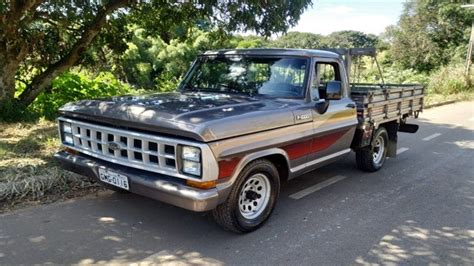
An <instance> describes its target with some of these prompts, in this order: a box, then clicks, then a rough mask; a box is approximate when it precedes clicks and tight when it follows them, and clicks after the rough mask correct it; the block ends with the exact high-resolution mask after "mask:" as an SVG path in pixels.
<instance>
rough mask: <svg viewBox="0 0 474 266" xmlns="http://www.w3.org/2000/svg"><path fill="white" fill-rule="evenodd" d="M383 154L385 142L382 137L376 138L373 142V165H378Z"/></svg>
mask: <svg viewBox="0 0 474 266" xmlns="http://www.w3.org/2000/svg"><path fill="white" fill-rule="evenodd" d="M384 153H385V140H384V138H383V137H382V136H378V137H377V138H376V139H375V141H374V151H373V157H374V163H376V164H380V162H382V159H383V156H384Z"/></svg>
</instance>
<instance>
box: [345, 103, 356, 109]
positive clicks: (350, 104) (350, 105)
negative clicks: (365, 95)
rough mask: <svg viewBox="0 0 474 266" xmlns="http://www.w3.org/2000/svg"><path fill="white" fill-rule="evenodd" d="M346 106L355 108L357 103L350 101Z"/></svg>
mask: <svg viewBox="0 0 474 266" xmlns="http://www.w3.org/2000/svg"><path fill="white" fill-rule="evenodd" d="M346 107H347V108H352V109H354V108H356V105H355V103H348V104H347V105H346Z"/></svg>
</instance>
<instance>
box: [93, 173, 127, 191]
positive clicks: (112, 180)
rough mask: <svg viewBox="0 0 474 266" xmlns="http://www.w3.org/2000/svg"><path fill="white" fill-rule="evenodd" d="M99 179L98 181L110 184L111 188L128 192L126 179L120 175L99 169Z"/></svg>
mask: <svg viewBox="0 0 474 266" xmlns="http://www.w3.org/2000/svg"><path fill="white" fill-rule="evenodd" d="M99 178H100V181H102V182H105V183H107V184H111V185H113V186H116V187H119V188H123V189H126V190H129V189H130V188H129V186H128V177H126V176H124V175H121V174H119V173H116V172H113V171H110V170H107V169H103V168H99Z"/></svg>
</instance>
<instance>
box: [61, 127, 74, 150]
mask: <svg viewBox="0 0 474 266" xmlns="http://www.w3.org/2000/svg"><path fill="white" fill-rule="evenodd" d="M59 125H60V130H61V141H62V142H63V144H68V145H74V138H73V136H72V126H71V123H66V122H60V124H59Z"/></svg>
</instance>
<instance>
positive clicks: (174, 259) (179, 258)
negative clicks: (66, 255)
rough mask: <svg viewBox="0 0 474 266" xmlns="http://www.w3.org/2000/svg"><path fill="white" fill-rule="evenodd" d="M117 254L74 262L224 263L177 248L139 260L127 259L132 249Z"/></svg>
mask: <svg viewBox="0 0 474 266" xmlns="http://www.w3.org/2000/svg"><path fill="white" fill-rule="evenodd" d="M118 253H119V255H118V256H117V257H116V258H114V259H112V260H107V261H105V260H97V261H96V260H94V259H91V258H87V259H82V260H80V261H79V262H77V263H76V264H78V265H90V264H107V265H108V264H129V265H157V264H160V265H173V266H175V265H224V263H223V262H222V261H219V260H216V259H212V258H207V257H204V256H202V255H201V254H200V253H199V252H195V251H191V252H185V251H182V250H178V251H175V252H171V251H169V250H162V251H160V252H158V253H155V254H152V255H150V256H148V257H145V258H143V259H141V260H137V261H133V260H132V261H131V260H128V259H127V256H129V255H134V256H135V255H136V254H138V253H140V252H137V251H136V250H134V249H126V250H120V251H119V252H118Z"/></svg>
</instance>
